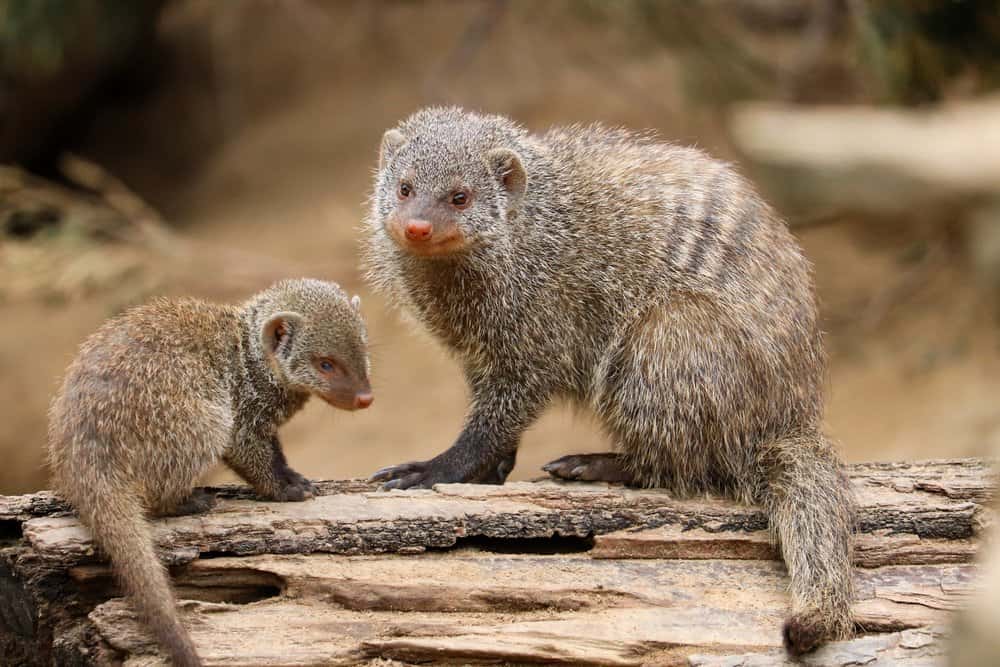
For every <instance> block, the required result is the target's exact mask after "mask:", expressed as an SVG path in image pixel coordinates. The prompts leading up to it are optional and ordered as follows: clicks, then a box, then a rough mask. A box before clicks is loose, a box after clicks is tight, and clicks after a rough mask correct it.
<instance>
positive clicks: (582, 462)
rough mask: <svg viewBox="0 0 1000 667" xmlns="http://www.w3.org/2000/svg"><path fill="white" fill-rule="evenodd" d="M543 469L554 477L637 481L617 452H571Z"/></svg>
mask: <svg viewBox="0 0 1000 667" xmlns="http://www.w3.org/2000/svg"><path fill="white" fill-rule="evenodd" d="M542 470H544V471H545V472H547V473H549V474H550V475H552V476H553V477H559V478H561V479H574V480H580V481H584V482H612V483H622V484H632V483H633V482H635V476H634V475H633V474H632V473H631V472H629V471H628V470H627V469H626V468H625V462H624V461H623V460H622V457H621V455H619V454H617V453H615V452H602V453H600V454H570V455H569V456H563V457H562V458H558V459H556V460H555V461H552V462H550V463H546V464H545V465H543V466H542Z"/></svg>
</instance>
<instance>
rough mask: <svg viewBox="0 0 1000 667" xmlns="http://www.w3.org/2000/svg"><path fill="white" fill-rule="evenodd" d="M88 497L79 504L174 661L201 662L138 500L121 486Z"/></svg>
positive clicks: (195, 665) (183, 666)
mask: <svg viewBox="0 0 1000 667" xmlns="http://www.w3.org/2000/svg"><path fill="white" fill-rule="evenodd" d="M98 486H99V485H98ZM102 491H103V493H102ZM88 496H89V498H90V499H91V500H92V502H85V503H79V504H78V506H77V509H78V510H79V512H80V516H81V518H83V520H84V522H85V523H87V524H88V525H89V526H90V528H91V530H92V531H93V533H94V534H95V536H96V537H97V539H98V542H99V543H100V545H101V548H103V549H104V551H105V553H107V555H108V556H109V557H110V559H111V565H112V568H113V569H114V571H115V573H116V575H117V576H118V579H119V581H120V582H121V585H122V588H124V589H125V592H126V593H128V595H129V596H130V597H131V599H132V601H133V604H134V605H135V606H136V608H137V609H138V611H139V613H140V614H141V615H142V617H143V619H144V620H145V621H146V623H147V624H148V625H149V627H150V629H151V630H152V631H153V634H154V635H155V636H156V639H157V640H158V641H159V642H160V645H161V646H162V647H163V648H164V649H166V651H167V653H168V654H169V655H170V657H171V658H172V659H173V663H174V665H176V666H177V667H201V664H202V663H201V660H200V659H199V658H198V653H197V651H195V647H194V643H193V642H192V641H191V637H190V635H188V633H187V631H186V630H185V629H184V626H182V625H181V622H180V619H179V617H178V615H177V610H176V607H175V603H174V596H173V592H172V590H171V588H170V583H169V580H168V578H167V571H166V568H165V567H164V566H163V564H162V563H160V561H159V559H158V558H157V556H156V550H155V549H154V547H153V539H152V535H151V532H150V527H149V523H148V522H147V521H146V519H145V517H144V512H143V508H142V507H141V506H140V504H139V502H138V499H137V498H135V497H134V496H131V495H125V494H122V493H121V491H120V490H118V491H117V492H112V491H111V490H110V489H108V490H102V489H98V488H93V487H92V488H90V489H89V492H88ZM112 498H113V499H114V500H113V501H112V500H111V499H112ZM81 505H82V506H81Z"/></svg>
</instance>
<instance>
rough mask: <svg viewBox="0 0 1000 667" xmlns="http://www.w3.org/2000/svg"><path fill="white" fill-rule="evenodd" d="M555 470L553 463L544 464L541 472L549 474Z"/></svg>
mask: <svg viewBox="0 0 1000 667" xmlns="http://www.w3.org/2000/svg"><path fill="white" fill-rule="evenodd" d="M555 469H556V466H555V464H554V463H546V464H545V465H543V466H542V470H543V471H544V472H548V473H551V472H552V471H553V470H555Z"/></svg>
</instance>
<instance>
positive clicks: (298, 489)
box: [224, 435, 316, 502]
mask: <svg viewBox="0 0 1000 667" xmlns="http://www.w3.org/2000/svg"><path fill="white" fill-rule="evenodd" d="M224 458H225V461H226V464H227V465H228V466H229V467H230V468H232V469H233V470H234V471H236V473H237V474H239V475H240V477H242V478H243V479H245V480H246V481H248V482H249V483H250V485H251V486H253V488H254V491H256V492H257V493H258V494H259V495H260V496H262V497H264V498H268V499H270V500H279V501H291V502H298V501H302V500H306V499H308V498H312V497H313V496H314V495H315V493H316V488H315V487H314V486H313V484H312V482H310V481H309V480H308V479H306V478H305V477H303V476H302V475H300V474H299V473H297V472H296V471H295V470H292V468H290V467H289V465H288V461H286V460H285V453H284V452H283V451H282V450H281V442H280V441H279V440H278V436H276V435H272V436H270V437H268V438H252V439H250V440H249V441H246V442H242V443H239V444H237V445H234V446H233V447H231V448H230V449H229V451H227V452H226V454H225V457H224Z"/></svg>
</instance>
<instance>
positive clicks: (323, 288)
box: [250, 279, 373, 410]
mask: <svg viewBox="0 0 1000 667" xmlns="http://www.w3.org/2000/svg"><path fill="white" fill-rule="evenodd" d="M250 305H251V306H252V307H253V309H254V312H255V313H256V315H255V318H254V319H255V325H256V327H257V330H258V332H259V336H260V339H259V340H260V346H261V350H262V352H263V356H264V358H265V359H266V360H267V361H268V363H269V365H270V367H271V369H272V371H273V372H274V374H275V377H276V378H277V379H278V381H279V382H281V383H283V384H284V385H285V386H287V387H288V388H290V389H293V390H296V391H304V392H308V393H310V394H313V395H316V396H319V397H320V398H322V399H323V400H325V401H326V402H327V403H329V404H330V405H333V406H334V407H337V408H341V409H344V410H357V409H360V408H367V407H368V406H369V405H371V403H372V400H373V396H372V390H371V383H370V382H369V379H368V374H369V372H370V363H369V359H368V334H367V331H366V329H365V324H364V321H363V320H362V319H361V313H360V312H359V311H360V308H361V299H360V297H357V296H355V297H353V298H348V296H347V294H346V293H345V292H344V291H343V290H342V289H340V287H339V286H337V285H336V284H334V283H330V282H324V281H322V280H309V279H302V280H286V281H282V282H279V283H277V284H275V285H273V286H271V287H270V288H269V289H267V290H265V291H263V292H261V293H260V294H258V295H257V296H255V297H254V298H253V299H252V300H251V302H250Z"/></svg>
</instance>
